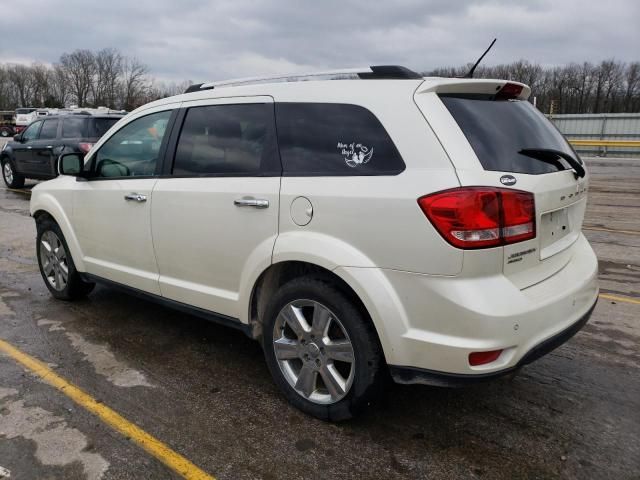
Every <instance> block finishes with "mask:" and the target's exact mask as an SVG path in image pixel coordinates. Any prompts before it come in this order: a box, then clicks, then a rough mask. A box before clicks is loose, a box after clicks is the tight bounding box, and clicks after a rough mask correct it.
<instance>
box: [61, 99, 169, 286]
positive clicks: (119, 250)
mask: <svg viewBox="0 0 640 480" xmlns="http://www.w3.org/2000/svg"><path fill="white" fill-rule="evenodd" d="M163 108H165V109H166V108H167V106H164V107H163ZM143 113H144V115H143V114H141V116H139V117H138V118H136V119H135V120H133V121H131V122H129V123H128V124H126V125H125V126H123V127H122V128H121V129H120V130H118V131H117V132H116V133H115V134H113V135H112V136H111V137H109V138H108V139H107V140H106V141H104V143H102V145H100V146H99V147H98V148H97V150H96V151H95V152H93V154H92V156H91V158H90V159H88V160H87V161H86V165H87V168H88V169H89V172H90V173H89V178H88V180H87V181H84V182H83V181H80V182H79V183H78V184H77V188H76V189H75V190H74V199H73V206H74V212H73V215H74V225H75V226H76V234H77V237H78V241H79V243H80V248H81V249H82V254H83V260H84V264H85V267H86V269H87V272H88V273H90V274H93V275H97V276H99V277H102V278H106V279H108V280H112V281H114V282H117V283H120V284H124V285H127V286H130V287H134V288H137V289H139V290H142V291H145V292H148V293H153V294H159V293H160V290H159V287H158V267H157V264H156V259H155V254H154V251H153V242H152V240H151V205H152V190H153V186H154V185H155V183H156V181H157V175H156V174H157V168H158V166H159V165H160V164H161V163H162V162H160V161H159V158H161V156H162V155H163V154H164V150H165V145H166V137H167V135H165V133H166V131H167V125H168V124H169V120H170V119H171V114H172V110H163V111H156V112H154V113H147V112H143Z"/></svg>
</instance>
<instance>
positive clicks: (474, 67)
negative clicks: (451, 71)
mask: <svg viewBox="0 0 640 480" xmlns="http://www.w3.org/2000/svg"><path fill="white" fill-rule="evenodd" d="M496 40H498V39H497V38H494V39H493V42H491V45H489V48H487V49H486V50H485V51H484V53H483V54H482V55H481V56H480V58H479V59H478V61H477V62H476V63H474V64H473V67H471V70H469V72H467V74H466V75H465V76H464V77H462V78H473V72H475V71H476V67H477V66H478V65H479V64H480V62H481V61H482V59H483V58H484V56H485V55H486V54H487V53H489V50H491V47H493V44H494V43H496Z"/></svg>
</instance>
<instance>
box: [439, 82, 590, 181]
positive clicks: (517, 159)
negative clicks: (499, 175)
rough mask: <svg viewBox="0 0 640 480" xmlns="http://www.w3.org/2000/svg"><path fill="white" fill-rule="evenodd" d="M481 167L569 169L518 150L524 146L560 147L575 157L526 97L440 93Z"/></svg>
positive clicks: (536, 171) (523, 170)
mask: <svg viewBox="0 0 640 480" xmlns="http://www.w3.org/2000/svg"><path fill="white" fill-rule="evenodd" d="M440 99H441V100H442V102H443V103H444V104H445V106H446V107H447V109H448V110H449V112H450V113H451V115H453V118H454V119H455V120H456V122H457V123H458V125H459V126H460V128H461V129H462V132H463V133H464V135H465V136H466V137H467V140H469V143H470V144H471V147H472V148H473V150H474V152H475V153H476V155H477V157H478V160H480V163H481V164H482V166H483V168H484V169H485V170H493V171H499V172H517V173H527V174H533V175H537V174H542V173H550V172H557V171H559V170H565V169H568V168H570V167H569V165H567V164H566V163H565V161H564V160H560V159H558V160H557V161H554V162H552V163H545V162H543V161H541V160H537V159H534V158H531V157H529V156H526V155H522V154H520V153H518V152H519V151H520V150H522V149H525V148H543V149H554V150H561V151H563V152H566V153H568V154H569V155H572V156H574V157H577V155H576V154H575V152H574V151H573V149H572V148H571V147H570V146H569V144H568V143H567V141H566V140H565V139H564V137H563V136H562V134H561V133H560V132H559V131H558V130H557V129H556V128H555V127H554V126H553V124H551V122H549V121H548V120H547V119H546V118H545V117H544V115H542V113H540V112H539V111H538V110H537V109H536V108H535V107H534V106H533V105H531V104H530V103H529V102H527V101H526V100H490V99H486V98H480V97H479V98H474V97H473V96H466V97H457V96H444V95H443V96H441V97H440Z"/></svg>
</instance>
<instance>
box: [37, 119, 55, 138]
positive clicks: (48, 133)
mask: <svg viewBox="0 0 640 480" xmlns="http://www.w3.org/2000/svg"><path fill="white" fill-rule="evenodd" d="M57 134H58V119H57V118H56V119H55V120H45V121H44V122H43V124H42V130H40V140H51V139H55V138H56V136H57Z"/></svg>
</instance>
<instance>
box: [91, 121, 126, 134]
mask: <svg viewBox="0 0 640 480" xmlns="http://www.w3.org/2000/svg"><path fill="white" fill-rule="evenodd" d="M118 120H120V119H119V118H94V119H92V120H91V121H90V122H89V132H88V133H87V137H89V138H93V137H95V138H100V137H101V136H103V135H104V134H105V133H107V130H109V129H110V128H111V127H113V125H114V124H115V123H116V122H117V121H118Z"/></svg>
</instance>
